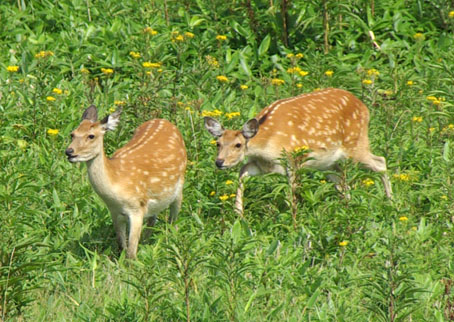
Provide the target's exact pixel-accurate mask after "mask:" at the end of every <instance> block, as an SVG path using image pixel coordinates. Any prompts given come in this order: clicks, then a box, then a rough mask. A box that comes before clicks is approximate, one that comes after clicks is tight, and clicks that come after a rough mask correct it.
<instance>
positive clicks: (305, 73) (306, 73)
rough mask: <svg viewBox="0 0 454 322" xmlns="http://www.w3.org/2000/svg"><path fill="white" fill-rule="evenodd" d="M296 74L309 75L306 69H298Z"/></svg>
mask: <svg viewBox="0 0 454 322" xmlns="http://www.w3.org/2000/svg"><path fill="white" fill-rule="evenodd" d="M298 74H299V75H300V76H301V77H304V76H307V75H309V72H306V71H304V70H300V71H299V72H298Z"/></svg>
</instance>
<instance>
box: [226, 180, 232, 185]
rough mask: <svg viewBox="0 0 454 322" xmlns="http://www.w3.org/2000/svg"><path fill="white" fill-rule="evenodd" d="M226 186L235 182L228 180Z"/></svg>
mask: <svg viewBox="0 0 454 322" xmlns="http://www.w3.org/2000/svg"><path fill="white" fill-rule="evenodd" d="M225 184H226V185H229V184H233V181H232V180H227V181H226V182H225Z"/></svg>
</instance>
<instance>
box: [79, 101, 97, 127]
mask: <svg viewBox="0 0 454 322" xmlns="http://www.w3.org/2000/svg"><path fill="white" fill-rule="evenodd" d="M83 120H89V121H91V122H93V123H94V122H96V121H97V120H98V111H97V110H96V106H94V105H90V107H88V108H87V109H86V110H85V112H84V114H82V121H83Z"/></svg>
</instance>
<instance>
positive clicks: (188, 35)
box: [184, 31, 195, 39]
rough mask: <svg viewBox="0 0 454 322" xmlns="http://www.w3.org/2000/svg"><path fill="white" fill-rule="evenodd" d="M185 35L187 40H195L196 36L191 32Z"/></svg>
mask: <svg viewBox="0 0 454 322" xmlns="http://www.w3.org/2000/svg"><path fill="white" fill-rule="evenodd" d="M184 35H185V36H186V37H187V38H191V39H192V38H194V36H195V35H194V34H193V33H192V32H189V31H186V32H185V33H184Z"/></svg>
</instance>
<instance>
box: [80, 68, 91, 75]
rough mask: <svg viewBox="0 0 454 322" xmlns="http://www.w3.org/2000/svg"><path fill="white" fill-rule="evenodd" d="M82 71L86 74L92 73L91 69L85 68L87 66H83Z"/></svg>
mask: <svg viewBox="0 0 454 322" xmlns="http://www.w3.org/2000/svg"><path fill="white" fill-rule="evenodd" d="M80 72H81V73H82V74H85V75H87V74H90V71H89V70H88V69H87V68H85V67H84V68H82V69H81V70H80Z"/></svg>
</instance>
